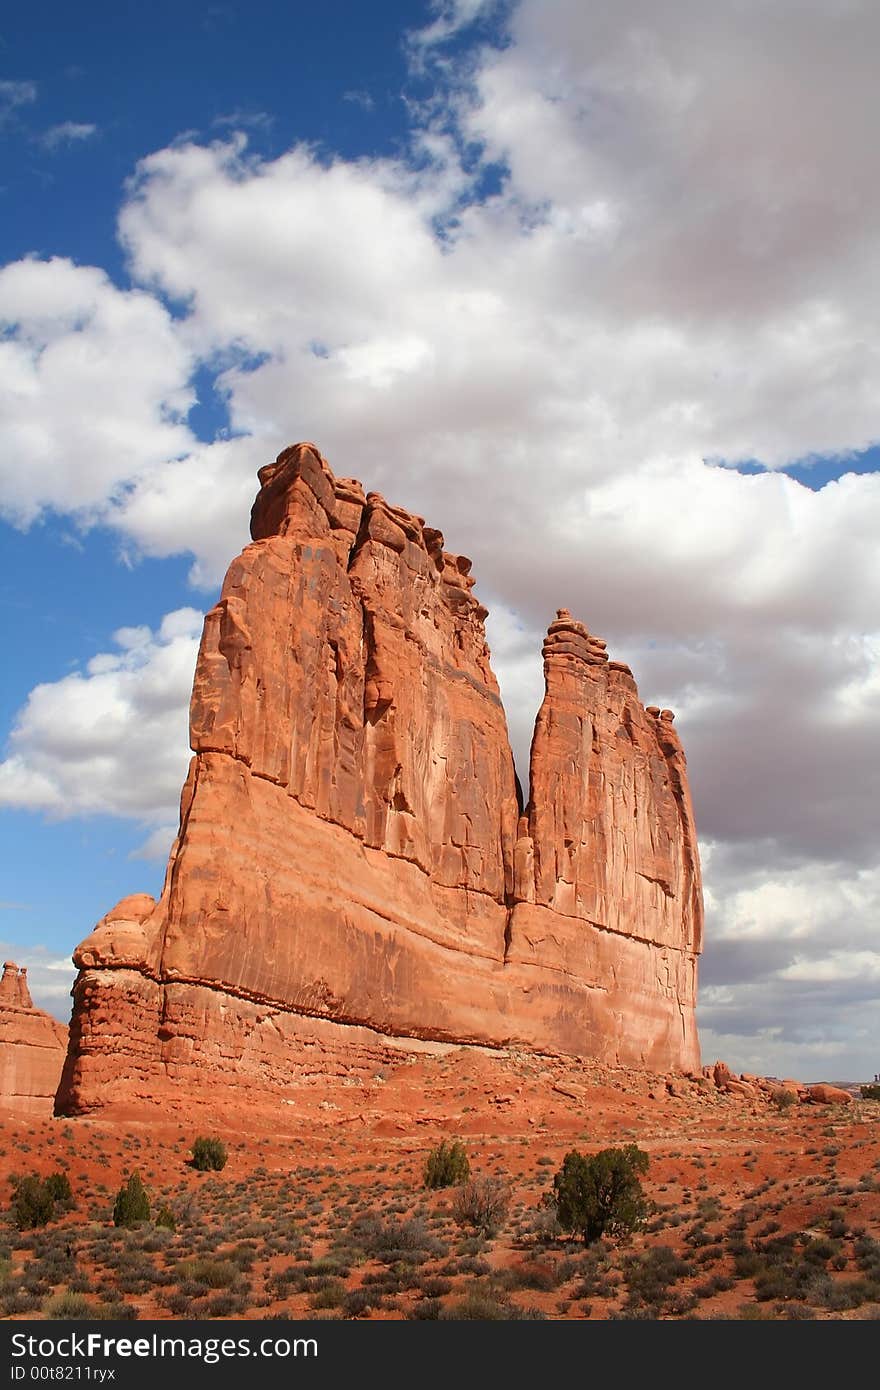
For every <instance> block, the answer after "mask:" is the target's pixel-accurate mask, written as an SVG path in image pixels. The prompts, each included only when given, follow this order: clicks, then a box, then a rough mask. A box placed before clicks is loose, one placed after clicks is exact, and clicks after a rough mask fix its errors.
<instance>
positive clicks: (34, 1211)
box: [12, 1173, 55, 1231]
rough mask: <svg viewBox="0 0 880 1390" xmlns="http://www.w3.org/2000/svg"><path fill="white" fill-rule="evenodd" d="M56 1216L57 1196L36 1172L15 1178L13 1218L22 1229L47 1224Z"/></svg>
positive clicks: (28, 1229) (26, 1229) (27, 1229)
mask: <svg viewBox="0 0 880 1390" xmlns="http://www.w3.org/2000/svg"><path fill="white" fill-rule="evenodd" d="M54 1216H55V1198H54V1197H53V1196H52V1192H51V1190H50V1188H49V1187H48V1186H47V1184H46V1183H45V1182H44V1181H43V1179H42V1178H40V1177H38V1176H37V1174H36V1173H32V1174H30V1175H29V1176H28V1177H25V1178H16V1179H15V1188H14V1190H13V1194H12V1219H13V1221H14V1222H15V1224H16V1226H17V1227H18V1229H19V1230H20V1231H31V1230H33V1229H34V1228H35V1227H36V1226H47V1225H48V1224H49V1222H50V1221H52V1220H53V1218H54Z"/></svg>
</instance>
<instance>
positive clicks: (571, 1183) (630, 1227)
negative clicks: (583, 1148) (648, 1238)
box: [552, 1144, 648, 1245]
mask: <svg viewBox="0 0 880 1390" xmlns="http://www.w3.org/2000/svg"><path fill="white" fill-rule="evenodd" d="M647 1171H648V1155H647V1154H646V1153H644V1152H643V1150H642V1149H639V1148H637V1147H636V1145H635V1144H626V1145H624V1147H623V1148H622V1149H602V1150H601V1151H600V1152H599V1153H597V1154H593V1155H592V1156H590V1157H588V1156H587V1155H586V1154H582V1153H580V1152H579V1151H578V1150H577V1149H571V1150H569V1152H568V1153H567V1154H566V1155H565V1158H564V1159H563V1161H562V1167H561V1168H560V1169H559V1172H558V1173H557V1174H556V1176H555V1178H554V1179H553V1192H554V1197H553V1199H552V1200H553V1201H554V1202H555V1205H556V1215H557V1217H558V1219H559V1224H560V1226H561V1227H562V1229H563V1230H564V1231H572V1232H575V1233H577V1234H578V1235H581V1236H583V1239H584V1242H585V1244H587V1245H589V1244H590V1243H591V1242H592V1241H594V1240H599V1239H600V1237H601V1236H603V1235H605V1234H608V1235H625V1234H627V1233H628V1232H630V1231H634V1230H636V1228H637V1227H639V1226H641V1225H642V1223H643V1222H644V1220H645V1218H646V1216H647V1214H648V1203H647V1200H646V1198H645V1194H644V1192H643V1190H642V1184H641V1183H640V1182H639V1174H641V1173H646V1172H647Z"/></svg>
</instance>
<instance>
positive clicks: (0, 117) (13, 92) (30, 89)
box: [0, 81, 37, 130]
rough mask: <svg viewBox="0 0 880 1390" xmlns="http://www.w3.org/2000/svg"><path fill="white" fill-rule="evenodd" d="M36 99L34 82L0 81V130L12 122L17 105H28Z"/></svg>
mask: <svg viewBox="0 0 880 1390" xmlns="http://www.w3.org/2000/svg"><path fill="white" fill-rule="evenodd" d="M36 99H37V84H36V82H13V81H3V82H0V130H3V129H4V127H6V126H8V125H12V124H13V123H14V121H15V113H16V112H17V111H18V109H19V107H21V106H30V105H31V104H32V103H33V102H35V101H36Z"/></svg>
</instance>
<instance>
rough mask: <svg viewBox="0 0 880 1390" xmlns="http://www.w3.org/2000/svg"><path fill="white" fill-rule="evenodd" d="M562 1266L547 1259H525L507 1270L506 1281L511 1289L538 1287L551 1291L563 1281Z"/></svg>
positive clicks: (546, 1291)
mask: <svg viewBox="0 0 880 1390" xmlns="http://www.w3.org/2000/svg"><path fill="white" fill-rule="evenodd" d="M563 1282H564V1281H563V1279H562V1276H561V1267H560V1265H558V1264H552V1263H550V1262H549V1261H546V1260H524V1261H523V1262H522V1263H521V1264H517V1265H513V1266H511V1268H510V1269H508V1270H507V1271H506V1272H505V1277H504V1283H505V1285H506V1287H507V1288H509V1289H537V1290H539V1291H541V1292H543V1293H549V1292H550V1290H551V1289H556V1288H558V1287H559V1285H560V1284H561V1283H563Z"/></svg>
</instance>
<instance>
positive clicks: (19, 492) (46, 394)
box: [0, 258, 193, 525]
mask: <svg viewBox="0 0 880 1390" xmlns="http://www.w3.org/2000/svg"><path fill="white" fill-rule="evenodd" d="M0 330H3V336H2V337H0V514H2V515H4V516H5V517H6V518H7V519H9V520H11V521H13V522H16V523H20V524H25V525H26V524H28V523H30V522H31V521H33V520H34V519H35V518H36V517H37V516H39V515H40V513H41V512H43V511H44V510H45V509H46V508H49V507H51V508H54V509H55V510H57V511H64V512H74V513H77V514H79V515H80V516H81V517H83V518H86V519H95V518H97V517H99V516H100V515H102V514H103V513H106V512H107V510H108V509H109V508H110V507H111V506H112V504H113V502H114V501H115V500H117V499H118V498H119V497H120V496H121V494H122V493H123V492H124V489H125V487H126V486H127V485H129V484H131V483H132V482H134V481H135V480H136V479H138V478H139V477H141V476H143V474H144V473H146V472H148V471H149V470H151V469H153V468H155V467H157V466H158V465H159V464H161V463H162V462H164V461H165V460H166V459H168V458H169V457H171V458H174V457H177V456H179V455H182V454H184V453H186V452H187V450H188V449H189V448H190V447H191V445H192V442H193V439H192V435H191V434H190V432H189V430H188V429H187V428H186V425H185V424H184V423H183V420H184V418H185V416H186V413H187V411H188V410H189V407H190V405H191V404H192V400H193V394H192V391H191V390H190V388H189V386H188V384H187V383H188V378H189V375H190V371H191V369H192V362H191V357H190V354H189V353H188V350H187V348H186V346H185V344H184V343H183V342H182V341H181V337H180V334H179V333H178V332H177V331H176V330H175V327H174V324H173V322H172V320H171V317H170V315H169V314H168V312H167V311H166V310H165V309H164V308H163V306H162V305H161V304H160V303H158V301H157V300H156V299H154V298H153V297H152V296H151V295H149V294H146V293H145V292H143V291H141V290H129V291H121V290H118V289H116V288H115V286H114V285H113V284H112V283H111V282H110V280H109V279H108V277H107V276H106V275H105V274H104V272H103V271H101V270H98V269H96V268H94V267H86V266H76V265H74V264H73V262H72V261H69V260H66V259H63V258H53V259H52V260H49V261H39V260H36V259H32V260H24V261H17V262H14V263H13V264H11V265H7V266H6V267H5V268H4V269H3V270H0Z"/></svg>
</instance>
